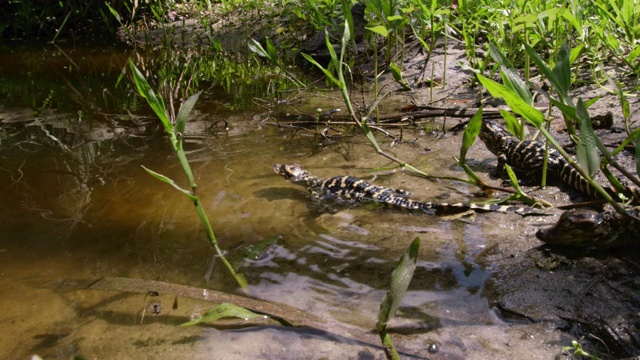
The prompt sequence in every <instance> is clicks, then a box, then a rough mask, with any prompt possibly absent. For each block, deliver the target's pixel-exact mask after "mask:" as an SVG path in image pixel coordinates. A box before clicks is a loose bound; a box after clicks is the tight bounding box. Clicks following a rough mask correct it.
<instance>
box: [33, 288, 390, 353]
mask: <svg viewBox="0 0 640 360" xmlns="http://www.w3.org/2000/svg"><path fill="white" fill-rule="evenodd" d="M44 287H45V288H49V289H52V290H55V291H64V292H67V291H79V290H102V291H122V292H133V293H140V294H146V293H148V292H149V291H154V292H158V293H170V294H173V295H176V296H180V297H185V298H190V299H196V300H202V301H207V302H212V303H218V304H221V303H232V304H235V305H238V306H241V307H243V308H245V309H249V310H251V311H254V312H257V313H260V314H264V315H268V316H270V317H271V318H273V319H275V320H277V321H279V322H280V323H282V324H284V325H289V326H294V327H307V328H310V329H316V330H320V331H323V332H325V333H328V334H336V335H339V336H342V337H345V338H350V339H355V340H356V341H359V342H362V343H363V344H367V345H369V346H372V347H379V346H377V345H374V344H375V343H376V342H377V338H376V337H375V336H374V335H373V334H372V333H370V332H368V331H367V330H365V329H362V328H360V327H356V326H353V325H349V324H343V323H336V322H331V323H329V322H328V321H326V320H324V319H321V318H319V317H317V316H315V315H313V314H310V313H307V312H305V311H302V310H300V309H296V308H294V307H291V306H289V305H285V304H280V303H275V302H270V301H266V300H260V299H254V298H250V297H246V296H242V295H234V294H227V293H223V292H220V291H215V290H211V289H204V288H196V287H191V286H186V285H181V284H174V283H168V282H164V281H154V280H144V279H132V278H121V277H104V278H100V279H98V280H95V279H63V280H59V281H54V282H50V283H48V284H46V285H45V286H44Z"/></svg>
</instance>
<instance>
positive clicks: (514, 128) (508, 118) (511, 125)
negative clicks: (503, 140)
mask: <svg viewBox="0 0 640 360" xmlns="http://www.w3.org/2000/svg"><path fill="white" fill-rule="evenodd" d="M500 115H502V117H503V118H504V122H505V124H506V125H507V130H509V132H510V133H512V134H513V135H515V136H516V137H517V138H518V139H520V140H524V135H525V133H524V129H525V127H524V126H522V124H521V123H520V121H518V118H516V117H515V115H513V114H512V113H511V112H509V111H507V110H504V109H500Z"/></svg>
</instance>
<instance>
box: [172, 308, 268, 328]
mask: <svg viewBox="0 0 640 360" xmlns="http://www.w3.org/2000/svg"><path fill="white" fill-rule="evenodd" d="M227 317H235V318H240V319H244V320H253V319H260V320H262V319H267V318H268V316H266V315H261V314H256V313H254V312H253V311H250V310H247V309H245V308H243V307H240V306H238V305H234V304H229V303H222V304H220V305H218V306H216V307H214V308H213V309H211V310H209V311H208V312H206V313H205V314H204V315H203V316H202V317H201V318H198V319H194V320H191V321H187V322H186V323H182V324H180V326H193V325H196V324H200V323H202V322H213V321H216V320H219V319H222V318H227Z"/></svg>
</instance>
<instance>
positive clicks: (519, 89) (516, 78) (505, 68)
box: [489, 43, 533, 104]
mask: <svg viewBox="0 0 640 360" xmlns="http://www.w3.org/2000/svg"><path fill="white" fill-rule="evenodd" d="M489 54H491V57H492V58H493V60H494V61H495V62H496V63H498V64H499V65H500V74H501V76H502V82H503V83H504V85H505V86H506V87H508V88H509V89H511V90H513V91H515V92H516V93H517V94H518V95H519V96H520V98H521V99H522V100H524V101H525V102H526V103H527V104H533V97H532V96H531V92H530V91H529V88H528V87H527V84H526V83H525V82H524V80H523V79H522V78H521V77H520V75H518V72H517V71H516V69H515V68H514V67H513V65H512V64H511V62H509V60H508V59H507V58H506V57H505V56H504V54H503V53H502V52H500V50H498V48H497V47H496V46H495V45H494V44H493V43H489Z"/></svg>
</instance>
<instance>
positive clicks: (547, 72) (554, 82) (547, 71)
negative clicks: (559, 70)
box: [524, 44, 562, 94]
mask: <svg viewBox="0 0 640 360" xmlns="http://www.w3.org/2000/svg"><path fill="white" fill-rule="evenodd" d="M524 48H525V51H526V52H527V54H528V55H529V57H530V58H531V60H533V62H534V63H535V64H536V66H537V67H538V69H539V70H540V72H541V73H542V75H544V77H545V78H547V80H548V81H549V82H550V83H551V86H553V88H554V89H555V90H556V92H558V94H562V92H561V90H562V85H561V84H560V80H558V78H557V77H556V75H555V73H554V72H553V71H552V70H551V68H549V66H547V64H546V63H545V62H544V60H542V58H541V57H540V55H538V53H536V52H535V50H533V48H532V47H531V46H529V45H527V44H524Z"/></svg>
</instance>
